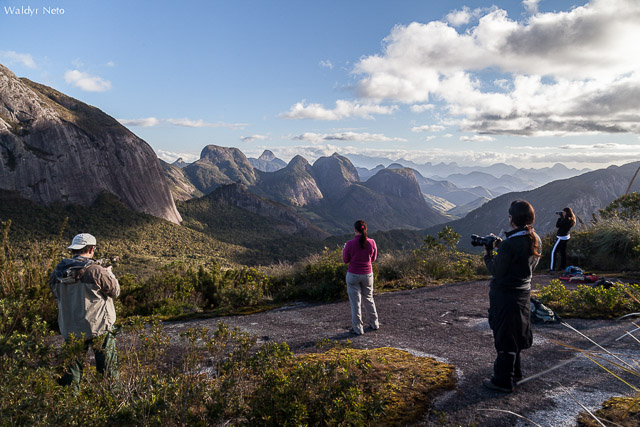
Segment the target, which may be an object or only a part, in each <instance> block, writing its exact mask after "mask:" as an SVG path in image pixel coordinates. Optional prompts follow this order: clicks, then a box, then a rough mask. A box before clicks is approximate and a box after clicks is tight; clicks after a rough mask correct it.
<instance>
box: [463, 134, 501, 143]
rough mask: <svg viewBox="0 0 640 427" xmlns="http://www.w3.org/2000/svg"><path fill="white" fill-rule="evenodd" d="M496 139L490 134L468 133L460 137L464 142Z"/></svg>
mask: <svg viewBox="0 0 640 427" xmlns="http://www.w3.org/2000/svg"><path fill="white" fill-rule="evenodd" d="M495 140H496V139H495V138H493V137H491V136H489V135H473V136H467V135H463V136H461V137H460V141H464V142H488V141H495Z"/></svg>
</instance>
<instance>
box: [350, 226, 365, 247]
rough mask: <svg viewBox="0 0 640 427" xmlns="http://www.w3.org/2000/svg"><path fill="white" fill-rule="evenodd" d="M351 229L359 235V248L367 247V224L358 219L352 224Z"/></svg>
mask: <svg viewBox="0 0 640 427" xmlns="http://www.w3.org/2000/svg"><path fill="white" fill-rule="evenodd" d="M353 229H354V230H355V231H356V232H357V233H360V247H361V248H362V249H364V248H365V247H366V246H367V223H366V222H364V221H363V220H361V219H359V220H357V221H356V222H355V224H353Z"/></svg>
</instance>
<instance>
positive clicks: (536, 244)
mask: <svg viewBox="0 0 640 427" xmlns="http://www.w3.org/2000/svg"><path fill="white" fill-rule="evenodd" d="M524 229H525V230H527V232H528V233H529V234H528V235H527V236H528V237H529V242H530V245H531V246H530V247H531V255H533V256H534V257H535V258H540V257H542V247H541V244H540V237H538V235H537V234H536V230H535V228H533V227H532V226H531V225H525V226H524Z"/></svg>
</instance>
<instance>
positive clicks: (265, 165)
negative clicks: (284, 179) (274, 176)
mask: <svg viewBox="0 0 640 427" xmlns="http://www.w3.org/2000/svg"><path fill="white" fill-rule="evenodd" d="M249 163H251V166H253V167H254V168H256V169H258V170H260V171H262V172H275V171H277V170H280V169H282V168H283V167H285V166H287V164H286V163H285V162H284V161H282V160H281V159H279V158H277V157H276V156H275V154H273V153H272V152H271V151H269V150H264V152H263V153H262V154H261V155H260V157H258V158H257V159H253V158H251V157H250V158H249Z"/></svg>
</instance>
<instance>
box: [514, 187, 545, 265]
mask: <svg viewBox="0 0 640 427" xmlns="http://www.w3.org/2000/svg"><path fill="white" fill-rule="evenodd" d="M509 215H511V221H512V222H513V224H514V225H515V226H516V227H520V228H524V229H525V230H527V233H528V234H527V237H528V238H529V242H530V245H531V246H530V248H531V255H533V256H534V257H536V258H540V257H541V256H542V247H541V245H540V243H539V242H540V237H538V235H537V234H536V230H535V229H534V228H533V226H532V224H533V223H534V222H535V221H536V212H535V210H534V209H533V206H531V203H529V202H527V201H525V200H515V201H513V202H512V203H511V206H509Z"/></svg>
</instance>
